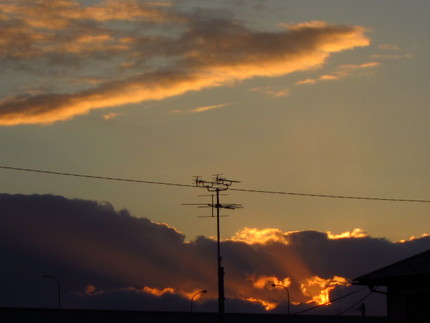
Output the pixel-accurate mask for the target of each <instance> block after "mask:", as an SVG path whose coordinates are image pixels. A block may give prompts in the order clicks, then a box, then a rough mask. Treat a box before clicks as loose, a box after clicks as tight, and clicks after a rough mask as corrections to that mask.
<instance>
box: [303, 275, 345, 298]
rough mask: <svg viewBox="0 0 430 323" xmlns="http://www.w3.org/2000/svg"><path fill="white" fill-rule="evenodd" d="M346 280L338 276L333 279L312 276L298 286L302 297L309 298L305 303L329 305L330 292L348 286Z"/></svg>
mask: <svg viewBox="0 0 430 323" xmlns="http://www.w3.org/2000/svg"><path fill="white" fill-rule="evenodd" d="M350 285H351V284H349V283H348V282H347V280H346V279H345V278H343V277H340V276H333V278H329V279H324V278H321V277H319V276H312V277H310V278H307V279H306V281H305V282H304V283H302V284H301V285H300V289H301V290H302V293H303V295H305V296H309V297H311V300H310V301H308V302H307V303H312V302H314V303H317V304H318V305H329V304H331V303H330V292H331V291H332V290H333V289H335V288H336V286H350Z"/></svg>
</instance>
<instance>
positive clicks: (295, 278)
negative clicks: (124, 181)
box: [0, 194, 430, 312]
mask: <svg viewBox="0 0 430 323" xmlns="http://www.w3.org/2000/svg"><path fill="white" fill-rule="evenodd" d="M0 208H1V210H2V212H1V214H0V221H1V223H2V225H1V227H0V254H1V257H2V268H1V272H2V274H1V275H0V284H1V286H2V289H1V290H0V300H1V303H2V306H11V307H16V306H17V307H54V306H55V304H56V300H55V297H56V293H55V292H53V291H55V284H54V283H55V282H53V281H51V280H49V279H44V278H42V275H54V276H55V277H57V278H58V279H59V280H60V281H61V284H62V294H63V304H64V306H65V307H68V308H99V309H101V308H103V309H130V310H177V311H187V310H188V309H189V301H190V298H191V297H192V296H193V295H194V294H195V293H196V292H198V291H200V290H203V289H206V290H208V293H207V294H204V295H202V296H201V297H200V298H199V299H197V298H196V299H195V302H196V304H195V306H196V310H197V309H198V310H206V311H216V308H217V305H216V304H217V303H216V299H217V274H216V266H217V264H216V241H214V240H212V239H209V238H206V237H203V236H201V237H198V238H197V239H196V240H194V241H187V240H186V239H185V236H184V235H183V234H181V233H180V232H178V231H177V230H175V229H174V228H172V227H170V226H168V225H167V224H160V223H154V222H151V221H150V220H149V219H147V218H136V217H133V216H132V215H130V214H129V213H128V212H127V211H126V210H121V211H115V210H114V209H113V207H112V206H111V205H110V204H108V203H98V202H94V201H86V200H78V199H73V200H70V199H66V198H64V197H61V196H52V195H9V194H0ZM429 247H430V237H428V236H426V237H421V238H415V239H412V240H407V241H403V242H391V241H388V240H385V239H381V238H372V237H369V236H367V235H366V234H365V233H364V232H363V231H362V230H354V231H352V232H349V233H344V234H341V235H336V234H332V233H325V232H318V231H313V230H308V231H297V232H283V231H281V230H279V229H276V228H272V229H251V228H244V229H243V230H241V231H240V232H238V233H237V234H236V235H235V236H234V237H232V238H231V239H228V240H224V241H223V242H222V246H221V248H222V255H223V265H224V267H225V272H226V276H225V288H226V290H225V294H226V298H227V302H226V310H227V311H229V312H240V311H247V312H267V311H275V312H276V311H279V312H282V311H284V312H285V299H286V298H285V291H284V290H283V289H282V288H273V287H272V286H271V285H272V284H280V285H283V286H285V287H288V289H289V291H290V294H291V302H292V304H293V305H292V306H293V309H294V311H298V310H301V309H304V308H308V307H310V306H315V305H318V304H322V303H325V302H327V301H330V300H331V299H333V298H334V297H336V295H340V294H346V293H347V292H349V291H350V290H351V289H354V288H357V287H355V286H350V284H349V281H350V280H351V279H353V278H355V277H357V276H359V275H362V274H365V273H367V272H369V271H372V270H374V269H377V268H380V267H382V266H385V265H388V264H390V263H392V262H394V261H398V260H400V259H403V258H406V257H409V256H411V255H413V254H416V253H419V252H422V251H424V250H427V249H429ZM377 297H379V299H380V295H378V296H377ZM336 306H339V305H338V304H337V303H336V304H334V303H333V305H330V306H324V310H326V311H327V310H329V309H330V308H338V307H336Z"/></svg>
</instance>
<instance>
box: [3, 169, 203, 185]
mask: <svg viewBox="0 0 430 323" xmlns="http://www.w3.org/2000/svg"><path fill="white" fill-rule="evenodd" d="M0 168H2V169H9V170H17V171H24V172H33V173H42V174H51V175H62V176H73V177H83V178H91V179H103V180H109V181H119V182H131V183H141V184H156V185H167V186H181V187H196V186H195V185H191V184H188V185H187V184H179V183H168V182H156V181H146V180H139V179H130V178H119V177H106V176H95V175H84V174H74V173H64V172H54V171H50V170H40V169H31V168H19V167H9V166H0Z"/></svg>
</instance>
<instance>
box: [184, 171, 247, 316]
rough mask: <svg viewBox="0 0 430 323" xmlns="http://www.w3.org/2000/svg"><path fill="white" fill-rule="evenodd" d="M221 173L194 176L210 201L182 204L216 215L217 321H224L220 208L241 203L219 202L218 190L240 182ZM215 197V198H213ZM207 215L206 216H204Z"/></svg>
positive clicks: (226, 188)
mask: <svg viewBox="0 0 430 323" xmlns="http://www.w3.org/2000/svg"><path fill="white" fill-rule="evenodd" d="M221 175H222V174H215V175H213V178H212V181H206V180H203V179H202V178H201V176H194V183H195V185H196V186H197V187H202V188H206V189H207V190H208V191H209V192H212V193H213V194H210V195H209V196H211V198H212V200H211V203H186V204H183V205H196V206H198V207H199V208H206V207H210V208H211V210H212V213H211V216H210V217H216V223H217V260H218V314H219V322H224V309H225V308H224V302H225V298H224V275H225V274H224V267H223V266H222V257H221V243H220V240H221V239H220V217H221V216H223V215H220V209H229V210H235V209H239V208H242V207H243V206H242V205H241V204H236V203H223V204H221V203H220V196H221V195H226V194H221V193H220V192H223V191H227V190H228V189H229V187H230V186H231V185H233V183H240V182H239V181H234V180H231V179H227V178H225V177H221ZM200 196H208V195H200ZM214 199H215V200H214ZM214 210H216V214H214ZM205 217H208V216H205Z"/></svg>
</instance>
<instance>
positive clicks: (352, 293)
mask: <svg viewBox="0 0 430 323" xmlns="http://www.w3.org/2000/svg"><path fill="white" fill-rule="evenodd" d="M364 289H366V288H361V289H357V290H354V291H352V292H349V293H347V294H345V295H342V296H339V297H337V298H335V299H332V300H331V301H328V302H326V303H323V304H318V305H316V306H313V307H310V308H307V309H305V310H303V311H299V312H296V313H293V315H299V314H303V313H306V312H309V311H312V310H314V309H316V308H319V307H321V306H326V305H329V304H331V303H334V302H336V301H338V300H341V299H342V298H345V297H349V296H351V295H354V294H355V293H358V292H361V291H362V290H364Z"/></svg>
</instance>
